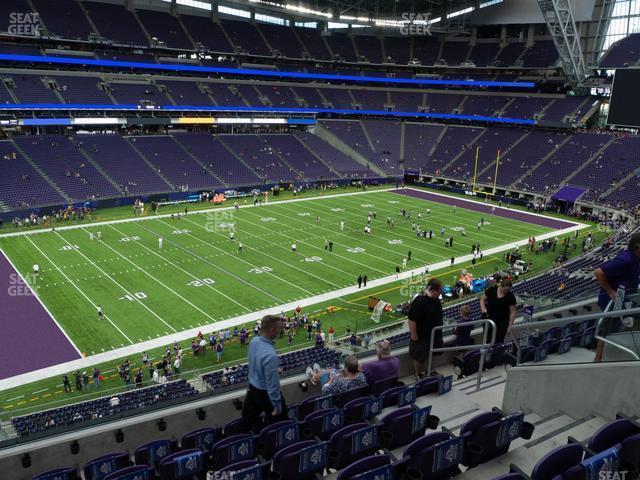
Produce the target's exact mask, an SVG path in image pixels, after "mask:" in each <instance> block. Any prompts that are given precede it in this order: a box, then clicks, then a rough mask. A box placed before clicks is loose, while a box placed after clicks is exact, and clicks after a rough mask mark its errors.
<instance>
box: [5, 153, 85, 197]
mask: <svg viewBox="0 0 640 480" xmlns="http://www.w3.org/2000/svg"><path fill="white" fill-rule="evenodd" d="M11 144H12V145H13V147H14V148H15V149H16V150H17V151H18V152H20V155H22V156H23V157H24V159H25V160H26V161H27V162H28V163H29V165H31V167H33V169H34V170H35V171H36V172H38V175H40V176H41V177H42V178H44V179H45V181H46V182H47V183H48V184H49V185H50V186H51V188H53V189H54V190H55V191H56V192H58V194H59V195H60V196H61V197H62V198H64V201H65V202H67V203H73V199H72V198H71V197H70V196H69V195H68V194H67V193H66V192H65V191H64V190H62V188H60V187H59V186H58V184H57V183H55V182H54V181H53V180H52V179H51V178H49V176H48V175H47V174H46V173H44V171H43V170H42V169H41V168H40V167H39V166H38V164H37V163H36V162H34V161H33V159H32V158H31V157H30V156H29V154H27V152H25V151H24V150H23V149H22V148H20V146H19V145H18V144H17V143H15V142H11Z"/></svg>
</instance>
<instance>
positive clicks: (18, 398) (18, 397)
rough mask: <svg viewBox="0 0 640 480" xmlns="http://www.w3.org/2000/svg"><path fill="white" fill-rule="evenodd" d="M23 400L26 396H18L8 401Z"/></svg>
mask: <svg viewBox="0 0 640 480" xmlns="http://www.w3.org/2000/svg"><path fill="white" fill-rule="evenodd" d="M21 398H24V395H18V396H17V397H14V398H9V399H8V400H6V401H7V402H13V401H14V400H20V399H21Z"/></svg>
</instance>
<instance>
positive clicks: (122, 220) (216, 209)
mask: <svg viewBox="0 0 640 480" xmlns="http://www.w3.org/2000/svg"><path fill="white" fill-rule="evenodd" d="M392 190H395V188H394V187H388V188H379V189H376V190H371V191H363V192H348V193H336V194H330V195H315V196H310V197H305V198H289V199H287V200H270V201H269V202H268V203H266V204H265V205H263V206H261V207H255V206H253V204H249V205H239V208H260V209H263V208H264V207H265V206H269V205H280V204H283V203H298V202H308V201H310V200H319V199H324V198H336V197H347V196H352V195H370V194H372V193H376V192H390V191H392ZM468 201H471V200H468ZM231 210H235V207H233V206H229V207H205V208H202V209H199V210H194V211H192V212H191V213H189V215H203V214H207V213H211V212H224V211H231ZM171 215H175V212H174V213H163V214H160V215H148V216H146V217H130V218H120V219H117V220H103V221H100V222H94V223H81V224H77V225H64V226H60V227H59V226H56V227H55V229H56V231H64V230H75V229H78V228H86V227H99V226H102V225H114V224H117V223H131V222H142V221H145V220H153V219H159V218H170V217H171ZM540 216H542V215H540ZM50 231H51V229H49V228H46V229H45V228H41V229H38V230H25V231H22V232H10V233H3V234H0V237H19V236H22V235H37V234H40V233H46V232H50Z"/></svg>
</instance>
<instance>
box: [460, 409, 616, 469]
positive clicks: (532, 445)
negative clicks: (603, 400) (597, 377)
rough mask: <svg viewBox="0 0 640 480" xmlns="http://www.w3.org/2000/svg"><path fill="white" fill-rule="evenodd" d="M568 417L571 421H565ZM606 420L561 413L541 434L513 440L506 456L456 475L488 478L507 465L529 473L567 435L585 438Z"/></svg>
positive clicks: (565, 439)
mask: <svg viewBox="0 0 640 480" xmlns="http://www.w3.org/2000/svg"><path fill="white" fill-rule="evenodd" d="M567 419H569V420H571V421H570V422H569V423H566V422H567ZM607 421H608V420H607V419H605V418H604V417H599V416H589V417H585V418H581V419H577V420H574V419H571V417H568V416H567V415H561V416H560V417H557V418H556V419H554V420H553V421H551V422H547V423H550V424H551V425H554V424H555V426H556V428H554V429H552V430H550V431H548V432H547V433H545V434H542V435H540V434H538V433H537V432H534V437H532V438H531V439H530V440H527V441H525V442H523V443H522V444H520V445H519V446H518V445H517V443H516V442H514V443H512V448H511V449H510V450H509V452H508V453H507V454H506V455H503V456H502V457H500V458H497V459H495V460H493V461H491V462H488V463H486V464H483V465H479V466H478V467H475V468H472V469H469V470H467V471H466V472H464V473H462V474H461V475H460V476H458V477H456V478H458V479H460V480H487V479H490V478H494V477H497V476H499V475H503V474H505V473H508V472H509V465H510V464H514V465H517V466H518V467H519V468H521V469H522V470H524V472H525V473H531V470H532V469H533V467H534V466H535V464H536V463H538V461H539V460H540V459H541V458H542V457H543V456H544V455H546V454H547V453H549V452H550V451H551V450H553V449H554V448H557V447H559V446H562V445H565V444H566V443H567V438H568V437H569V436H571V437H574V438H576V439H578V440H586V439H587V438H589V437H590V436H591V435H592V434H593V433H594V432H595V431H596V430H597V429H598V428H600V427H601V426H602V425H604V424H605V423H607ZM518 442H520V441H518ZM513 447H515V448H513Z"/></svg>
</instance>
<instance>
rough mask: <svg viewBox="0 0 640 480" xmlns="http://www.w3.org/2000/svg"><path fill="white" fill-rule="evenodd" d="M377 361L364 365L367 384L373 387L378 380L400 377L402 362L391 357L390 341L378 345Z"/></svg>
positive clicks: (363, 370)
mask: <svg viewBox="0 0 640 480" xmlns="http://www.w3.org/2000/svg"><path fill="white" fill-rule="evenodd" d="M376 353H377V355H378V359H377V360H372V361H371V362H367V363H365V364H363V365H362V372H363V373H364V376H365V378H366V379H367V383H368V384H369V385H372V384H373V383H374V382H376V381H378V380H382V379H384V378H389V377H397V376H398V367H399V365H400V361H399V360H398V358H397V357H395V356H393V355H391V343H389V340H380V341H379V342H378V343H376Z"/></svg>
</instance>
